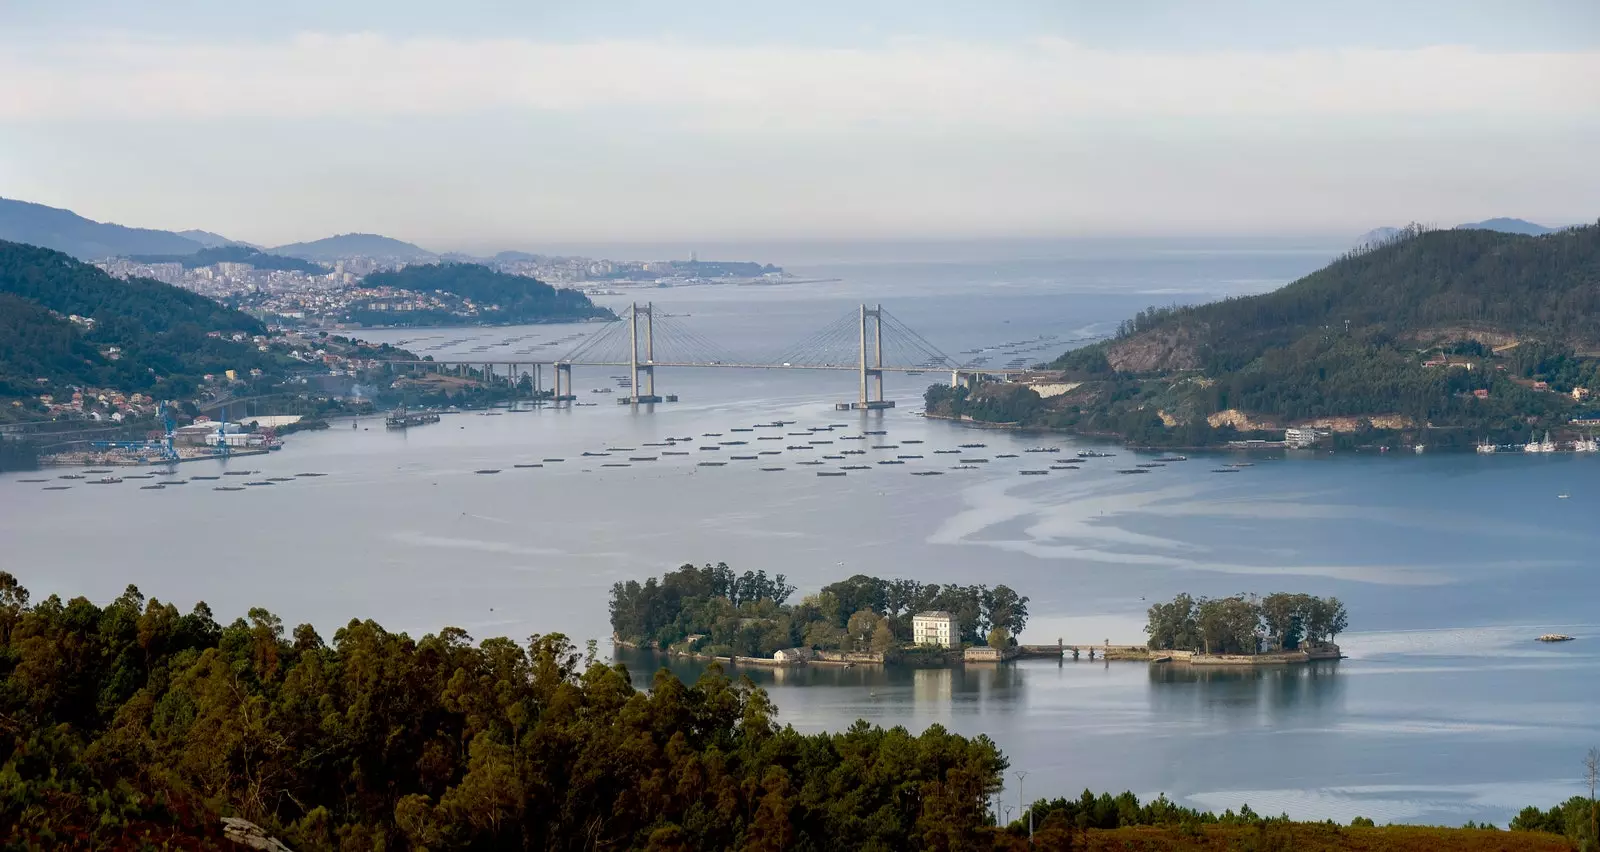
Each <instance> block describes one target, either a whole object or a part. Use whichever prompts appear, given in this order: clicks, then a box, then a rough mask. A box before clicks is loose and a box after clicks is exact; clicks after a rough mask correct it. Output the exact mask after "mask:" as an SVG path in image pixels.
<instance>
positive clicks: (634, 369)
mask: <svg viewBox="0 0 1600 852" xmlns="http://www.w3.org/2000/svg"><path fill="white" fill-rule="evenodd" d="M640 314H643V315H644V360H642V361H641V360H640V359H639V315H640ZM628 372H629V379H630V380H631V382H632V383H631V384H630V386H629V391H630V393H629V394H628V395H627V396H625V397H622V398H620V399H618V400H617V402H618V403H620V404H622V405H638V404H640V403H657V402H677V401H678V398H677V397H676V396H670V395H669V396H666V397H662V396H658V395H657V394H656V306H655V303H654V302H645V304H644V307H640V306H639V303H638V302H634V303H633V306H632V308H631V309H630V310H629V311H628ZM641 379H642V384H641Z"/></svg>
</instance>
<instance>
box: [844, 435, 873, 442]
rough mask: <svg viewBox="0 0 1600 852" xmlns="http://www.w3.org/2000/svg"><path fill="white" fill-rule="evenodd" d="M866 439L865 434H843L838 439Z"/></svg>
mask: <svg viewBox="0 0 1600 852" xmlns="http://www.w3.org/2000/svg"><path fill="white" fill-rule="evenodd" d="M866 439H867V436H866V435H845V436H843V437H841V438H840V439H839V440H841V441H865V440H866Z"/></svg>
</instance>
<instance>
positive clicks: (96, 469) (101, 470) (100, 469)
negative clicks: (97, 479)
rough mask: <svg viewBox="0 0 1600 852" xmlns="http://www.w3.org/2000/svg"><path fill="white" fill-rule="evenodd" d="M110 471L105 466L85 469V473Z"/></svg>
mask: <svg viewBox="0 0 1600 852" xmlns="http://www.w3.org/2000/svg"><path fill="white" fill-rule="evenodd" d="M110 472H111V471H110V470H107V469H105V468H95V469H94V470H86V471H84V473H110Z"/></svg>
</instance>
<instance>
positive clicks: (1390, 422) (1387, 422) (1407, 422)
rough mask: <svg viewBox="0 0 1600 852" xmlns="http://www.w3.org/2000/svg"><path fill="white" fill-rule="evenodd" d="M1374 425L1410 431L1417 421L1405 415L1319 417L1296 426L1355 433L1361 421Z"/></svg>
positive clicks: (1375, 426)
mask: <svg viewBox="0 0 1600 852" xmlns="http://www.w3.org/2000/svg"><path fill="white" fill-rule="evenodd" d="M1363 420H1365V421H1367V422H1368V423H1371V424H1372V428H1374V429H1389V430H1396V431H1398V430H1400V429H1410V428H1411V427H1412V426H1415V425H1416V421H1415V420H1412V419H1411V418H1410V417H1407V416H1405V415H1404V414H1369V415H1366V416H1365V417H1318V418H1315V419H1312V420H1303V421H1301V422H1299V423H1296V424H1294V425H1296V426H1300V427H1303V428H1307V429H1326V430H1328V431H1329V432H1354V431H1356V430H1358V429H1360V428H1361V421H1363Z"/></svg>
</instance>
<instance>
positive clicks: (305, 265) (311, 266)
mask: <svg viewBox="0 0 1600 852" xmlns="http://www.w3.org/2000/svg"><path fill="white" fill-rule="evenodd" d="M128 259H129V260H133V261H138V262H139V263H181V264H183V268H185V269H198V268H200V267H202V266H215V265H216V264H219V263H248V264H250V265H251V266H253V267H255V268H256V269H277V270H285V271H290V272H304V273H306V274H308V275H321V274H323V273H326V272H327V271H328V268H327V267H326V266H323V265H322V264H320V263H312V262H311V261H309V260H301V259H300V258H298V257H287V256H284V255H281V254H267V253H266V252H263V251H261V250H260V249H256V248H251V247H250V246H246V245H238V244H233V245H225V246H214V247H211V248H204V249H201V250H200V251H197V252H195V253H193V254H136V255H129V257H128Z"/></svg>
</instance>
